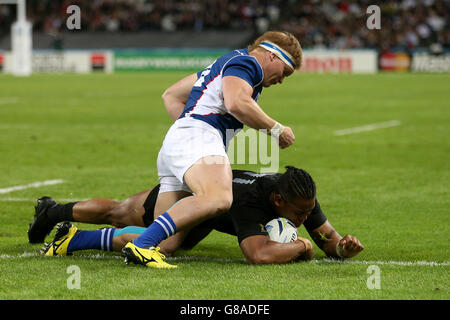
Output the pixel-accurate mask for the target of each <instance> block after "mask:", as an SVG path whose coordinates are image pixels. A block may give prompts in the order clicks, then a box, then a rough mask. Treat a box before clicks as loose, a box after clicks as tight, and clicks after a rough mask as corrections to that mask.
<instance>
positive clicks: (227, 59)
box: [179, 49, 264, 145]
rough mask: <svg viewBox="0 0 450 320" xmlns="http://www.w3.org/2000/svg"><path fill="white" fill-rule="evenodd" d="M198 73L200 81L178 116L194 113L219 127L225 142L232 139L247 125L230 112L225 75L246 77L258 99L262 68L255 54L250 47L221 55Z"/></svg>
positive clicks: (253, 95)
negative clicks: (225, 97)
mask: <svg viewBox="0 0 450 320" xmlns="http://www.w3.org/2000/svg"><path fill="white" fill-rule="evenodd" d="M197 76H198V79H197V82H196V83H195V84H194V87H193V88H192V91H191V93H190V95H189V98H188V101H187V103H186V106H185V108H184V111H183V113H182V114H181V115H180V118H179V119H181V118H185V117H192V118H195V119H198V120H201V121H205V122H206V123H208V124H210V125H211V126H213V127H214V128H216V129H217V130H219V132H220V133H221V134H222V138H223V142H224V145H226V144H227V141H226V140H227V139H226V138H228V140H229V139H231V138H232V137H233V136H234V135H236V134H237V133H238V132H239V130H240V129H242V128H243V126H244V125H243V124H242V123H241V122H240V121H239V120H237V119H236V118H235V117H233V116H232V115H231V114H230V113H228V110H227V108H226V107H225V103H224V100H223V92H222V78H223V77H225V76H236V77H239V78H241V79H243V80H245V81H247V82H248V83H249V84H250V85H251V86H252V88H253V94H252V97H253V99H254V100H255V101H258V98H259V95H260V94H261V91H262V88H263V79H264V74H263V70H262V68H261V66H260V64H259V63H258V61H257V60H256V58H254V57H252V56H250V55H249V54H248V50H247V49H240V50H234V51H232V52H230V53H228V54H226V55H224V56H222V57H220V58H219V59H217V60H216V61H214V62H213V63H212V64H211V65H210V66H208V67H206V68H205V69H204V70H203V71H202V72H199V73H198V74H197ZM227 129H232V131H228V135H227ZM231 132H233V134H232V135H230V133H231Z"/></svg>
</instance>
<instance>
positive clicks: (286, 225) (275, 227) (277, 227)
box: [265, 217, 298, 243]
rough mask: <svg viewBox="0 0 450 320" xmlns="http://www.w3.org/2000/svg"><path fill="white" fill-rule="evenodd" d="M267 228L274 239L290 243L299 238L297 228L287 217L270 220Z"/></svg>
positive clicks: (271, 238)
mask: <svg viewBox="0 0 450 320" xmlns="http://www.w3.org/2000/svg"><path fill="white" fill-rule="evenodd" d="M265 228H266V231H267V233H268V234H269V237H270V240H272V241H276V242H281V243H288V242H292V241H295V240H297V237H298V234H297V228H296V227H295V226H294V224H293V223H292V222H291V221H289V220H288V219H286V218H281V217H280V218H276V219H273V220H270V221H269V222H268V223H267V224H266V227H265Z"/></svg>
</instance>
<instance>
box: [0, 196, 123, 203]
mask: <svg viewBox="0 0 450 320" xmlns="http://www.w3.org/2000/svg"><path fill="white" fill-rule="evenodd" d="M91 199H92V198H86V199H73V198H55V200H56V201H57V202H80V201H87V200H91ZM36 200H37V199H32V198H12V197H8V198H0V202H35V201H36ZM111 200H113V201H117V202H122V201H123V200H118V199H111Z"/></svg>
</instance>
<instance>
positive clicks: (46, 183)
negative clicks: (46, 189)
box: [0, 179, 64, 194]
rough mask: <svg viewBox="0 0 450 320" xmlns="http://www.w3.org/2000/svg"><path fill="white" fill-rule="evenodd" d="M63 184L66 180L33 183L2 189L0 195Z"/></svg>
mask: <svg viewBox="0 0 450 320" xmlns="http://www.w3.org/2000/svg"><path fill="white" fill-rule="evenodd" d="M63 182H64V180H62V179H56V180H46V181H41V182H33V183H30V184H26V185H22V186H15V187H9V188H3V189H0V194H5V193H10V192H13V191H17V190H25V189H29V188H39V187H42V186H50V185H54V184H60V183H63Z"/></svg>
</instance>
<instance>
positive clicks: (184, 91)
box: [162, 73, 197, 121]
mask: <svg viewBox="0 0 450 320" xmlns="http://www.w3.org/2000/svg"><path fill="white" fill-rule="evenodd" d="M195 81H197V74H196V73H194V74H191V75H189V76H187V77H184V78H183V79H181V80H180V81H177V82H176V83H174V84H173V85H171V86H170V87H169V88H167V89H166V90H165V91H164V93H163V94H162V100H163V103H164V106H165V107H166V110H167V113H169V116H170V117H171V118H172V120H173V121H176V120H177V119H178V117H179V116H180V115H181V113H182V112H183V110H184V107H185V105H186V102H187V100H188V98H189V94H190V93H191V90H192V87H193V86H194V84H195Z"/></svg>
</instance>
